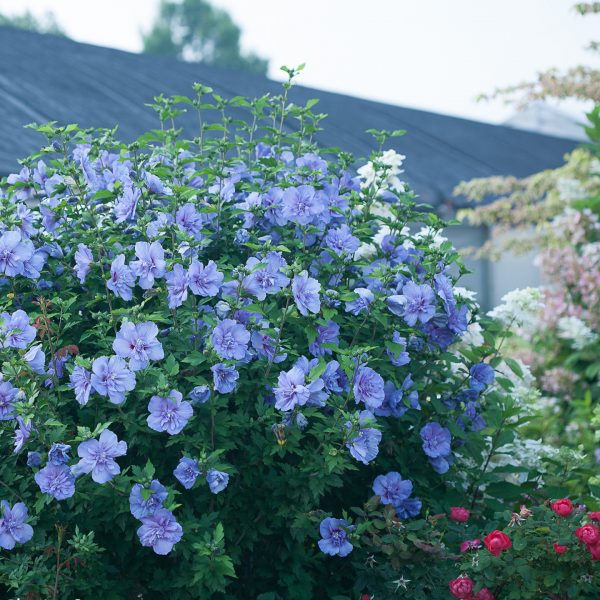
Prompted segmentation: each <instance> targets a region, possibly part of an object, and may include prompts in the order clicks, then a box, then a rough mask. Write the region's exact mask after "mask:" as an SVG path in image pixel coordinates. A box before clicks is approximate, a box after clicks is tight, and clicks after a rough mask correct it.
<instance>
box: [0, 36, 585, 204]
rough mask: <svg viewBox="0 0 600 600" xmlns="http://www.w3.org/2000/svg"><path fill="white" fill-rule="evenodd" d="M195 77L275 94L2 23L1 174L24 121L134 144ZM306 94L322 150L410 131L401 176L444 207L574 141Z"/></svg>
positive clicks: (295, 96) (222, 86) (236, 78)
mask: <svg viewBox="0 0 600 600" xmlns="http://www.w3.org/2000/svg"><path fill="white" fill-rule="evenodd" d="M194 81H199V82H201V83H204V84H206V85H209V86H211V87H212V88H213V89H214V90H215V92H217V93H219V94H221V95H222V96H233V95H244V96H252V97H253V96H261V95H263V94H265V93H266V92H271V93H280V90H281V87H280V85H279V84H278V83H275V82H273V81H270V80H268V79H266V78H264V77H262V76H258V75H253V74H248V73H238V72H235V71H228V70H225V69H217V68H212V67H209V66H206V65H202V64H191V63H184V62H180V61H176V60H172V59H166V58H159V57H152V56H145V55H138V54H131V53H128V52H122V51H119V50H112V49H109V48H100V47H97V46H91V45H88V44H80V43H77V42H73V41H71V40H68V39H64V38H61V37H55V36H51V35H40V34H36V33H31V32H27V31H21V30H17V29H10V28H6V27H0V174H8V173H10V172H13V171H15V170H16V169H17V165H16V160H17V159H18V158H20V157H24V156H26V155H27V154H29V153H30V152H32V151H34V150H35V149H37V148H39V146H40V144H41V143H42V142H43V140H42V139H41V137H40V136H39V135H38V134H36V133H35V132H33V131H30V130H28V129H23V126H24V125H26V124H27V123H30V122H32V121H37V122H45V121H58V122H59V123H61V124H64V123H78V124H79V125H81V126H82V127H114V126H115V125H116V124H118V125H119V132H120V133H119V136H120V137H121V138H122V139H124V140H125V141H131V140H133V139H134V138H136V137H137V136H138V135H140V134H141V133H143V132H145V131H147V130H149V129H153V128H156V127H157V126H158V122H157V118H156V116H155V114H154V112H153V111H152V109H150V108H148V107H146V106H144V103H146V102H151V101H152V98H153V97H154V96H155V95H158V94H159V93H161V92H162V93H164V94H165V95H170V94H186V95H187V94H189V95H192V90H191V84H192V83H193V82H194ZM449 93H451V90H449ZM309 98H319V99H320V102H319V104H318V106H317V109H318V111H319V112H325V113H328V115H329V117H328V118H327V119H326V121H325V131H324V132H323V133H322V134H321V136H320V141H321V143H322V144H324V145H325V146H338V147H340V148H342V149H343V150H346V151H349V152H353V153H354V154H355V155H357V156H367V155H368V154H369V152H370V150H371V149H373V148H374V146H375V143H374V141H373V140H372V138H371V136H370V135H369V134H367V133H365V130H366V129H368V128H376V129H406V130H407V131H408V133H407V135H406V136H404V137H402V138H398V139H395V140H392V141H391V142H390V143H389V144H388V147H393V148H395V149H396V150H398V151H399V152H401V153H403V154H406V155H407V157H408V158H407V161H406V163H405V164H406V174H405V175H406V179H407V180H408V181H409V182H410V183H411V184H412V186H413V187H414V188H415V190H416V191H417V192H418V193H419V194H420V196H421V198H422V200H423V201H425V202H429V203H431V204H436V205H440V204H449V203H450V199H451V193H452V189H453V188H454V186H455V185H456V184H457V183H458V182H460V181H461V180H464V179H470V178H473V177H484V176H487V175H515V176H525V175H529V174H531V173H534V172H536V171H539V170H542V169H545V168H551V167H555V166H558V165H559V164H560V163H561V161H562V157H563V155H564V153H565V152H568V151H569V150H571V149H572V148H573V147H574V146H575V145H576V142H574V141H570V140H565V139H561V138H555V137H550V136H544V135H538V134H536V133H531V132H527V131H518V130H515V129H512V128H510V127H504V126H496V125H488V124H484V123H479V122H476V121H470V120H467V119H459V118H456V117H449V116H445V115H440V114H435V113H431V112H426V111H421V110H414V109H408V108H403V107H400V106H392V105H389V104H382V103H379V102H371V101H368V100H363V99H360V98H355V97H351V96H344V95H341V94H333V93H328V92H322V91H317V90H314V89H310V88H305V87H300V86H297V87H295V88H294V89H293V91H292V94H291V99H292V101H295V102H299V103H300V102H305V101H306V100H308V99H309ZM186 119H187V120H186ZM182 123H183V124H184V126H185V128H186V129H189V132H188V133H189V135H190V136H194V135H196V134H197V124H196V123H197V122H196V120H195V115H191V114H190V115H188V116H187V117H186V118H184V120H183V121H182ZM456 202H457V201H456V200H455V201H453V203H454V204H456ZM458 202H459V203H460V200H459V201H458Z"/></svg>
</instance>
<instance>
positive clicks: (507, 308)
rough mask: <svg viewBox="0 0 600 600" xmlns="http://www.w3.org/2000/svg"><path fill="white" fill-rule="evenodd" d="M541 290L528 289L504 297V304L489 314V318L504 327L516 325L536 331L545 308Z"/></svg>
mask: <svg viewBox="0 0 600 600" xmlns="http://www.w3.org/2000/svg"><path fill="white" fill-rule="evenodd" d="M542 298H543V295H542V290H541V289H540V288H532V287H526V288H523V289H516V290H512V291H511V292H508V294H505V295H504V296H502V304H500V305H498V306H496V308H494V309H493V310H491V311H490V312H488V316H490V317H493V318H495V319H498V320H499V321H502V323H504V325H511V324H513V323H514V324H516V325H518V326H520V327H523V328H524V329H529V330H531V329H534V328H535V327H536V325H537V323H538V313H539V312H540V310H541V309H542V308H544V303H543V302H542Z"/></svg>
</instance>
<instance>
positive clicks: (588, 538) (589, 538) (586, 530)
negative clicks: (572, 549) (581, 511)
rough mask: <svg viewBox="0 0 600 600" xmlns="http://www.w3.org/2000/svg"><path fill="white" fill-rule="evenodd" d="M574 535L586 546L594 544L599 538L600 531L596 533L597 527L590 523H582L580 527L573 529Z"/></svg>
mask: <svg viewBox="0 0 600 600" xmlns="http://www.w3.org/2000/svg"><path fill="white" fill-rule="evenodd" d="M575 535H576V536H577V537H578V538H579V541H580V542H583V543H584V544H586V545H587V546H590V545H592V544H595V543H596V542H597V541H599V540H600V533H598V528H597V527H596V526H595V525H592V524H591V523H588V524H587V525H583V526H582V527H578V528H577V529H576V530H575Z"/></svg>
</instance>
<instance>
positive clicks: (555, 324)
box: [460, 107, 600, 498]
mask: <svg viewBox="0 0 600 600" xmlns="http://www.w3.org/2000/svg"><path fill="white" fill-rule="evenodd" d="M588 119H589V127H587V128H586V131H587V133H588V135H589V138H590V143H589V144H588V145H586V146H585V147H582V148H578V149H577V150H575V151H573V152H572V153H571V155H570V156H569V157H568V158H567V162H566V164H565V165H564V166H562V167H560V168H559V169H555V170H553V171H548V172H544V173H542V174H539V175H536V176H532V177H530V178H528V179H526V180H524V181H519V182H517V181H510V182H509V181H506V180H503V181H502V182H499V181H497V180H487V181H485V180H484V181H474V182H471V183H468V184H463V185H462V186H461V188H460V189H461V191H462V192H464V193H466V194H467V195H469V196H470V197H471V198H481V197H482V196H484V195H486V194H494V195H495V194H497V193H500V194H501V195H502V196H503V197H501V198H500V199H497V200H495V201H494V202H492V203H491V204H489V205H486V206H482V207H478V208H476V209H473V210H469V211H466V213H465V214H466V216H468V217H469V219H470V220H471V222H473V223H482V222H483V223H488V224H495V223H499V224H500V228H501V229H503V230H504V229H506V228H507V227H509V226H513V225H514V226H517V227H520V228H523V229H527V230H528V232H529V235H527V236H526V237H525V238H522V239H525V240H526V241H527V244H526V245H525V246H524V248H523V249H530V248H531V247H532V246H533V247H535V248H536V249H537V251H538V254H537V257H536V259H535V260H536V263H537V264H538V265H539V267H540V269H541V271H542V273H543V276H544V286H543V287H541V288H539V289H531V288H528V289H525V290H514V291H513V292H510V293H509V294H507V295H506V296H505V297H504V298H503V302H502V304H501V305H500V306H498V307H496V308H495V309H494V310H493V311H492V312H491V315H492V316H494V317H496V318H498V319H500V320H501V321H502V322H503V324H504V326H505V328H506V329H509V330H511V332H512V333H511V334H509V335H512V336H513V337H512V340H511V342H512V344H511V348H512V351H513V353H514V355H515V356H516V355H519V356H521V358H522V359H523V360H524V361H525V362H526V363H527V365H528V368H529V369H530V370H531V373H532V374H533V376H534V377H535V378H536V380H537V385H538V387H539V389H540V391H541V393H542V395H543V398H542V400H541V402H539V403H538V408H539V409H540V411H539V412H540V416H541V418H540V420H539V421H538V424H537V425H536V424H535V423H534V424H532V426H531V430H530V435H531V436H532V437H539V438H543V439H544V441H545V442H546V443H550V444H553V445H554V446H556V447H558V448H560V447H564V446H569V447H570V448H572V449H573V450H576V451H578V452H580V453H581V451H582V450H583V454H585V455H586V456H585V458H584V457H583V456H582V461H583V462H581V463H580V466H581V465H582V464H586V465H587V466H588V468H587V472H585V473H581V477H580V478H579V482H578V483H577V485H576V486H575V489H573V490H572V491H573V492H575V491H576V492H579V491H581V488H582V487H583V486H586V487H587V488H589V492H590V494H592V495H593V496H595V497H596V498H597V497H600V479H599V478H598V473H597V464H598V459H600V450H598V445H599V444H600V434H599V433H598V431H597V430H598V427H597V425H598V423H599V422H600V406H599V404H598V399H599V398H600V385H599V381H600V379H599V377H600V359H599V349H600V320H599V315H600V222H599V221H598V217H599V215H600V178H599V175H600V107H597V108H596V109H594V110H593V111H591V112H590V113H589V114H588ZM510 239H513V238H512V237H511V238H510ZM590 423H591V424H592V427H590ZM594 452H596V457H594Z"/></svg>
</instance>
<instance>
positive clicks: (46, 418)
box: [0, 70, 519, 600]
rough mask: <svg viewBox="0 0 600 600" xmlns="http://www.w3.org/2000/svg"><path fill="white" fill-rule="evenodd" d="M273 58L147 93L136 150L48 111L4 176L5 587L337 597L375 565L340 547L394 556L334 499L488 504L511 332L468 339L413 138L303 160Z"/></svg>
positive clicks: (402, 516) (294, 113) (411, 513)
mask: <svg viewBox="0 0 600 600" xmlns="http://www.w3.org/2000/svg"><path fill="white" fill-rule="evenodd" d="M289 74H290V81H288V83H286V84H285V86H284V92H283V94H282V95H281V96H279V97H263V98H259V99H255V100H245V99H242V98H234V99H232V100H225V99H223V98H221V97H219V96H216V95H214V96H212V102H211V101H209V99H210V96H209V94H210V92H211V90H209V89H208V88H206V87H204V86H201V85H198V84H197V85H195V91H196V93H197V95H196V97H194V98H193V99H189V98H186V97H176V98H174V99H165V98H163V97H159V98H157V99H156V101H155V104H154V108H155V109H156V110H157V112H158V114H159V116H160V121H161V129H160V130H156V131H153V132H151V133H149V134H146V135H144V136H142V137H141V138H139V139H138V140H137V141H135V142H134V143H131V144H129V145H126V144H123V143H120V142H118V141H116V140H115V139H114V137H113V136H114V132H111V131H105V130H81V129H79V128H78V127H77V126H75V125H69V126H66V127H57V126H55V125H53V124H47V125H41V126H36V129H37V130H38V131H39V132H41V133H43V134H45V135H46V136H47V138H48V142H47V144H46V145H45V146H44V147H43V148H42V150H41V151H40V152H39V153H37V154H36V155H34V156H32V157H30V158H28V159H26V160H25V161H23V164H22V169H21V170H20V172H19V173H18V174H15V175H11V176H9V177H8V179H7V180H6V181H5V182H4V183H3V190H4V191H3V194H2V198H1V199H0V223H1V229H0V275H1V276H2V279H1V284H2V290H3V294H2V296H1V297H0V321H1V323H0V342H1V349H0V354H1V357H2V381H1V382H0V419H1V423H0V426H1V431H2V434H1V435H0V450H1V452H2V456H3V457H4V458H3V461H2V463H1V464H0V483H1V488H0V490H1V495H2V498H3V499H4V502H3V503H2V516H1V519H0V546H1V547H2V548H3V549H4V550H3V552H2V555H1V557H2V558H1V560H0V587H2V591H3V595H7V594H14V595H17V594H18V595H21V596H23V595H26V594H29V597H43V598H48V597H50V598H59V597H65V598H67V597H69V598H70V597H75V596H81V597H92V596H93V595H97V596H98V597H103V598H124V597H151V598H199V597H207V595H209V594H214V593H217V592H223V591H224V590H227V592H226V593H227V594H228V597H248V598H250V597H252V598H254V597H260V598H263V599H265V600H266V599H268V598H276V597H282V596H281V595H283V597H286V598H307V597H312V596H314V595H321V594H322V593H323V590H324V589H327V590H328V591H327V593H326V595H327V596H328V597H333V596H335V595H336V594H347V593H349V592H350V590H352V589H354V590H358V591H360V590H361V588H362V586H363V583H364V581H365V579H364V577H363V574H362V570H359V571H357V570H356V568H355V565H354V564H353V563H352V562H346V563H340V560H342V558H343V557H348V556H349V555H350V557H349V558H346V560H347V561H352V553H353V551H354V549H355V548H360V547H362V546H363V545H364V547H365V548H366V547H367V546H368V545H369V544H374V545H375V546H376V547H377V548H378V550H377V551H378V552H379V551H380V550H383V552H384V555H389V554H390V553H389V551H388V549H386V547H385V546H386V545H385V543H383V542H381V538H380V537H377V536H376V534H374V533H373V531H375V530H376V529H375V530H373V529H372V528H376V527H377V525H376V522H378V520H377V519H376V520H374V521H368V520H365V521H361V522H360V523H358V524H356V523H353V518H354V517H352V516H350V513H349V511H350V509H351V507H352V506H358V505H360V504H361V503H362V502H364V501H365V498H366V497H368V495H369V493H370V492H369V491H370V490H373V492H374V493H375V494H376V495H377V496H378V497H379V498H381V503H382V505H383V507H384V511H385V515H386V519H388V520H390V522H392V521H394V522H395V521H396V520H402V521H407V522H408V523H409V524H407V525H406V527H407V528H409V527H413V526H411V525H410V522H411V519H414V521H413V522H414V523H415V525H414V528H415V530H416V529H417V528H419V527H422V526H423V525H424V524H425V521H423V520H422V519H417V517H418V516H419V515H424V516H425V515H427V514H429V513H435V512H436V511H437V512H439V511H440V510H444V507H446V506H449V505H458V503H460V502H461V501H463V500H464V499H465V498H467V500H468V501H469V502H470V503H472V505H473V506H474V505H476V506H477V510H478V511H479V512H480V513H486V514H487V513H489V510H488V509H487V508H486V506H485V505H484V504H482V500H483V499H484V495H483V494H484V492H483V490H485V498H486V499H493V498H495V497H500V498H501V497H502V496H503V494H504V492H503V488H502V487H501V485H500V486H498V485H497V483H498V482H497V479H495V475H494V472H493V469H492V468H491V466H490V465H489V462H490V456H491V452H492V450H493V449H497V448H498V447H499V445H502V444H506V443H510V442H511V441H513V440H514V437H515V434H514V431H513V430H512V429H511V427H509V426H508V425H507V423H508V422H509V420H510V419H511V418H512V417H514V416H515V415H517V414H518V413H519V408H518V406H516V405H515V401H514V400H513V398H512V396H511V391H512V390H513V388H514V385H513V383H512V382H511V381H510V380H509V379H507V378H506V377H501V376H499V377H497V376H496V371H495V369H496V368H497V367H498V366H499V365H500V363H501V359H500V357H499V356H498V352H497V349H496V347H495V344H496V342H497V340H498V339H501V332H500V329H499V326H498V325H497V324H496V325H493V324H491V323H489V322H487V321H483V325H482V326H483V329H482V328H481V327H482V326H481V325H480V326H479V327H480V331H482V332H483V337H484V338H485V340H484V339H483V338H482V342H481V343H479V344H477V345H472V344H470V343H469V342H468V341H464V342H462V343H461V344H459V343H458V342H459V341H460V339H461V336H463V335H464V334H465V332H466V330H467V327H468V325H469V322H470V321H473V320H474V319H475V315H476V314H477V306H476V304H475V303H474V302H473V301H472V300H469V299H468V298H466V295H465V293H464V292H462V293H459V291H458V290H456V289H454V286H455V283H456V281H457V279H458V278H459V277H460V275H462V274H463V273H464V268H463V267H462V265H461V263H460V258H459V256H458V254H457V253H456V251H455V250H454V249H453V248H452V246H451V245H450V244H449V243H448V242H445V241H443V240H442V239H440V236H439V230H440V229H441V227H442V225H443V224H442V223H441V222H440V221H439V220H438V219H437V218H436V217H435V216H434V215H433V214H431V213H429V212H427V211H426V210H425V207H422V206H418V205H417V204H416V202H415V195H414V193H413V192H412V191H411V190H410V189H409V188H408V186H407V185H406V184H404V183H403V182H401V181H400V179H399V175H400V174H401V172H402V171H401V169H400V166H401V164H402V160H403V157H402V156H401V155H398V154H397V153H395V152H393V151H389V150H388V151H385V152H383V153H377V154H374V155H373V156H372V157H371V160H370V161H369V162H368V163H367V165H366V166H365V167H364V168H362V169H360V170H359V171H358V174H357V172H356V171H355V170H354V169H353V166H352V165H353V162H354V159H353V157H351V156H350V155H348V154H346V153H343V152H339V151H331V150H330V151H328V152H327V153H324V154H323V155H319V154H317V147H316V145H315V144H314V143H313V141H312V138H313V135H314V134H315V133H316V132H317V131H318V123H319V121H320V119H321V118H322V115H315V114H314V113H313V112H312V111H311V107H312V106H313V105H314V102H313V101H311V102H310V103H309V104H308V105H307V106H295V105H293V104H291V103H289V102H288V100H287V93H288V90H289V88H290V86H291V78H292V76H293V75H294V74H295V71H293V70H290V71H289ZM180 106H183V107H187V108H188V109H190V110H195V111H197V113H198V116H199V120H200V129H199V131H198V137H196V138H195V139H193V140H184V139H180V137H179V131H178V130H177V129H176V128H175V118H176V117H177V116H178V114H179V113H180V110H181V109H180ZM242 111H246V113H247V114H246V115H244V118H243V119H242V118H241V115H242V114H243V112H242ZM215 114H217V115H220V117H221V118H220V120H216V121H215V120H214V119H213V120H210V119H209V120H207V118H206V117H211V115H213V116H214V115H215ZM246 116H248V118H246ZM288 123H291V124H293V127H291V129H295V133H288V130H287V129H286V126H287V124H288ZM394 133H398V132H394ZM374 134H375V136H376V137H377V138H378V139H379V141H380V143H381V144H382V145H383V144H384V143H385V141H386V139H387V138H388V137H389V134H388V133H387V132H377V131H376V132H374ZM324 157H327V158H324ZM417 222H421V223H422V224H423V225H424V227H423V229H422V230H421V231H420V232H418V233H416V234H415V233H412V231H414V229H411V228H410V227H409V225H410V224H414V223H417ZM467 296H468V295H467ZM488 324H489V326H490V327H492V329H490V330H489V331H488V330H487V329H486V327H487V326H488ZM494 327H495V329H494ZM480 335H481V334H480ZM465 339H466V338H465ZM494 483H496V485H495V487H494V485H493V484H494ZM465 516H466V513H465V512H464V511H463V512H459V513H455V520H457V521H461V519H464V518H465ZM367 531H371V534H369V535H367V538H366V541H365V535H366V532H367ZM382 543H383V545H382ZM411 560H412V557H411V556H410V552H407V551H406V550H404V551H402V552H401V554H400V556H399V557H397V558H395V559H394V561H393V564H392V563H390V566H389V568H390V569H392V572H391V573H392V575H393V570H394V569H396V570H397V569H398V568H400V567H401V566H402V564H404V563H406V562H410V561H411ZM402 561H404V563H403V562H402ZM386 576H387V575H386ZM396 576H397V575H396ZM393 579H394V577H393V576H392V577H391V579H389V580H388V581H387V583H388V584H389V581H391V580H393ZM430 579H431V578H429V579H428V581H429V580H430ZM390 585H391V588H393V587H394V584H390ZM436 585H437V584H436ZM9 590H10V591H9ZM388 591H390V592H391V589H388ZM278 594H279V595H278ZM344 597H346V596H344ZM414 597H415V598H416V597H417V596H414ZM429 597H431V596H429Z"/></svg>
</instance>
